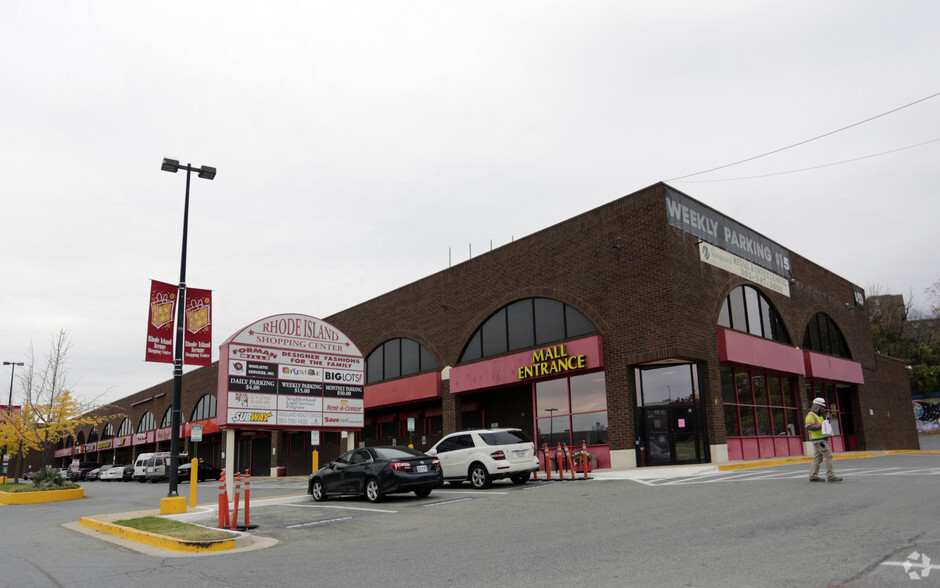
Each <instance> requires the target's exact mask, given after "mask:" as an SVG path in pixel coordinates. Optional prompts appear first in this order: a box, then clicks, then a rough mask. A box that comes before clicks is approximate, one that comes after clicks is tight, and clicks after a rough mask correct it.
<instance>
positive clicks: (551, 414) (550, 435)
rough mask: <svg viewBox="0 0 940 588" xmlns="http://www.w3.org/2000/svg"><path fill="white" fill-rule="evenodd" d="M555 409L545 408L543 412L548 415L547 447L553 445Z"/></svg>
mask: <svg viewBox="0 0 940 588" xmlns="http://www.w3.org/2000/svg"><path fill="white" fill-rule="evenodd" d="M556 410H558V409H557V408H546V409H545V412H547V413H548V445H549V447H551V446H552V444H553V443H555V411H556Z"/></svg>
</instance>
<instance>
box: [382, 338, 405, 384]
mask: <svg viewBox="0 0 940 588" xmlns="http://www.w3.org/2000/svg"><path fill="white" fill-rule="evenodd" d="M384 347H385V378H383V379H385V380H388V379H390V378H397V377H399V376H400V375H401V339H392V340H391V341H388V342H386V343H385V345H384Z"/></svg>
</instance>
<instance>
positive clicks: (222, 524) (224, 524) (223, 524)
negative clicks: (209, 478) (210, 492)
mask: <svg viewBox="0 0 940 588" xmlns="http://www.w3.org/2000/svg"><path fill="white" fill-rule="evenodd" d="M228 527H229V520H228V493H227V492H226V491H225V472H222V475H221V476H220V477H219V528H220V529H228Z"/></svg>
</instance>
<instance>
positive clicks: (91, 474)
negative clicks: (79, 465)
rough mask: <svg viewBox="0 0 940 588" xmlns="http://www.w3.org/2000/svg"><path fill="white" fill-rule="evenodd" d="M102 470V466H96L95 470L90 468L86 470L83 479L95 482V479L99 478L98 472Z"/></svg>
mask: <svg viewBox="0 0 940 588" xmlns="http://www.w3.org/2000/svg"><path fill="white" fill-rule="evenodd" d="M100 471H101V468H95V469H93V470H89V471H87V472H85V476H84V477H83V478H82V480H84V481H86V482H94V481H95V480H97V479H98V473H99V472H100Z"/></svg>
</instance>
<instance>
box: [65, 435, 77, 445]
mask: <svg viewBox="0 0 940 588" xmlns="http://www.w3.org/2000/svg"><path fill="white" fill-rule="evenodd" d="M65 446H66V447H74V446H75V438H74V437H72V436H71V435H69V436H68V437H66V438H65Z"/></svg>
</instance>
